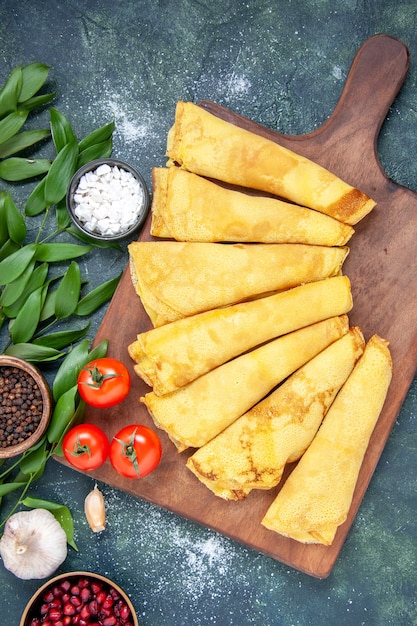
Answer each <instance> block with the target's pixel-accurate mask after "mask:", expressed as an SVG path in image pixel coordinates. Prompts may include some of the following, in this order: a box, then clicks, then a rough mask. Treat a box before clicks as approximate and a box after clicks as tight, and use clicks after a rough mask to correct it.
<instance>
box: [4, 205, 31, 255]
mask: <svg viewBox="0 0 417 626" xmlns="http://www.w3.org/2000/svg"><path fill="white" fill-rule="evenodd" d="M4 210H5V213H6V222H7V230H8V232H9V237H10V239H12V241H15V242H16V243H19V244H22V243H23V242H24V240H25V238H26V224H25V221H24V219H23V217H22V215H21V214H20V212H19V211H18V209H17V206H16V205H15V203H14V202H13V198H12V196H11V195H10V193H8V194H6V196H5V198H4Z"/></svg>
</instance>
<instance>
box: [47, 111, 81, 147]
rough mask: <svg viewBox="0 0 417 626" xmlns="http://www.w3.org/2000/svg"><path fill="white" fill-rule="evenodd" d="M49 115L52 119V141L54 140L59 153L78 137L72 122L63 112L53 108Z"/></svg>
mask: <svg viewBox="0 0 417 626" xmlns="http://www.w3.org/2000/svg"><path fill="white" fill-rule="evenodd" d="M49 115H50V119H51V133H52V141H53V142H54V145H55V149H56V151H57V153H59V152H60V151H61V150H62V148H63V147H64V146H66V145H67V143H70V142H71V141H73V140H74V139H76V137H75V135H74V131H73V130H72V128H71V124H70V123H69V121H68V120H67V118H66V117H65V116H64V115H63V114H62V113H60V112H59V111H57V109H54V108H51V109H50V111H49Z"/></svg>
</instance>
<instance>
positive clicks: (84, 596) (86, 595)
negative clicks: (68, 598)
mask: <svg viewBox="0 0 417 626" xmlns="http://www.w3.org/2000/svg"><path fill="white" fill-rule="evenodd" d="M80 598H81V600H82V601H83V602H88V601H89V600H90V598H91V591H90V589H88V588H87V587H82V588H81V591H80Z"/></svg>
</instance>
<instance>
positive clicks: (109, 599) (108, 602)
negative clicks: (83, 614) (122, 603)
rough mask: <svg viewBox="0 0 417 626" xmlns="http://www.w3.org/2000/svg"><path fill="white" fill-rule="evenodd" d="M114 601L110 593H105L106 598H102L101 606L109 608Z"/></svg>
mask: <svg viewBox="0 0 417 626" xmlns="http://www.w3.org/2000/svg"><path fill="white" fill-rule="evenodd" d="M113 604H114V602H113V598H112V597H111V595H107V596H106V599H105V600H104V602H103V604H102V607H103V609H110V608H111V607H112V606H113Z"/></svg>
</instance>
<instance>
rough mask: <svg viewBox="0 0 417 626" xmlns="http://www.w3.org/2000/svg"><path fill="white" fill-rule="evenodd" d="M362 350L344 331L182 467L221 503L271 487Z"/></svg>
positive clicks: (356, 337)
mask: <svg viewBox="0 0 417 626" xmlns="http://www.w3.org/2000/svg"><path fill="white" fill-rule="evenodd" d="M364 345H365V341H364V339H363V336H362V333H361V332H360V330H359V329H358V328H352V329H350V331H349V332H348V333H347V334H346V335H344V336H343V337H341V338H340V339H338V340H337V341H335V342H334V343H332V344H331V345H330V346H329V347H327V348H326V349H325V350H323V351H322V352H320V353H319V354H318V355H317V356H315V357H313V358H312V359H311V360H310V361H308V362H307V363H306V364H305V365H304V366H302V367H301V368H300V369H298V370H297V371H296V372H295V373H294V374H292V376H290V377H289V378H288V379H287V380H286V381H285V382H283V383H282V385H280V386H279V387H278V388H277V389H276V390H275V391H274V392H272V393H271V394H270V395H269V396H267V397H266V398H265V399H264V400H262V401H261V402H259V404H257V405H256V406H254V407H253V408H252V409H251V410H250V411H248V412H247V413H245V414H244V415H242V417H240V418H239V419H237V420H236V421H235V422H233V424H231V425H230V426H229V427H228V428H226V430H224V431H223V432H222V433H220V434H219V435H217V437H215V438H214V439H212V440H211V441H209V442H208V443H207V444H206V445H204V446H203V447H202V448H199V449H198V450H197V452H195V453H194V454H193V455H192V456H191V457H190V458H189V459H188V461H187V467H188V468H189V469H190V470H191V471H192V472H193V473H194V474H195V475H196V476H197V478H198V479H199V480H200V481H201V482H202V483H203V484H205V485H206V486H207V487H208V488H209V489H211V490H212V491H213V492H214V493H215V494H216V495H217V496H220V497H222V498H224V499H226V500H241V499H242V498H244V497H246V496H247V495H248V493H249V492H250V491H251V490H252V489H271V487H274V486H275V485H277V484H278V483H279V482H280V480H281V476H282V473H283V471H284V468H285V465H286V464H287V463H291V462H293V461H297V460H298V459H299V458H300V457H301V456H302V454H304V452H305V450H306V449H307V448H308V446H309V445H310V443H311V441H312V439H313V437H314V435H315V434H316V432H317V429H318V428H319V426H320V424H321V422H322V420H323V417H324V416H325V415H326V412H327V410H328V408H329V406H330V405H331V403H332V402H333V400H334V398H335V396H336V393H337V392H338V391H339V389H340V388H341V386H342V385H343V383H344V382H345V381H346V379H347V377H348V376H349V374H350V373H351V371H352V369H353V367H354V366H355V363H356V361H357V360H358V358H359V357H360V356H361V354H362V352H363V348H364Z"/></svg>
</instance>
